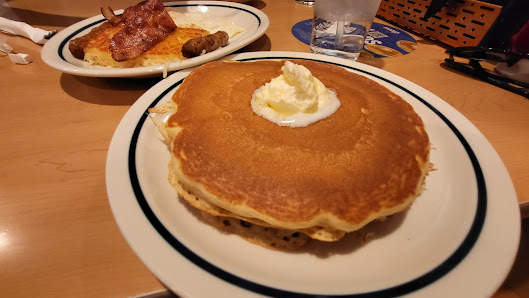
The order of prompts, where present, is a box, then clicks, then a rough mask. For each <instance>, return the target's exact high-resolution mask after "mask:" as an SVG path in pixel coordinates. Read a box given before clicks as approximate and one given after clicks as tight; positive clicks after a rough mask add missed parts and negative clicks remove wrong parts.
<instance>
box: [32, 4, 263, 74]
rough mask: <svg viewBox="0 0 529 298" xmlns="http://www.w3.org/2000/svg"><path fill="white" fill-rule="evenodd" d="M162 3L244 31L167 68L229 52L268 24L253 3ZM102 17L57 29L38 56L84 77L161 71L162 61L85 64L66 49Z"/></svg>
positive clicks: (205, 59)
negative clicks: (229, 22)
mask: <svg viewBox="0 0 529 298" xmlns="http://www.w3.org/2000/svg"><path fill="white" fill-rule="evenodd" d="M164 5H165V7H166V8H168V9H172V10H176V11H179V12H185V11H193V12H199V13H203V14H205V15H207V16H212V17H223V18H229V19H231V20H233V22H234V23H235V24H236V25H238V26H241V27H244V28H245V29H246V31H245V32H244V33H240V34H237V35H236V36H234V37H233V39H230V41H229V43H228V45H227V46H225V47H222V48H220V49H217V50H215V51H212V52H210V53H207V54H204V55H201V56H198V57H193V58H190V59H186V60H182V61H178V62H172V63H170V64H169V66H168V71H170V72H171V71H175V70H179V69H184V68H188V67H193V66H197V65H200V64H203V63H206V62H209V61H212V60H215V59H218V58H220V57H223V56H226V55H228V54H230V53H233V52H234V51H236V50H238V49H240V48H242V47H244V46H246V45H248V44H250V43H252V42H253V41H255V40H256V39H258V38H259V37H261V36H262V35H263V34H264V33H265V31H266V29H267V28H268V26H269V25H270V21H269V19H268V16H267V15H266V14H265V13H263V12H262V11H260V10H258V9H256V8H254V7H251V6H249V5H245V4H240V3H234V2H224V1H180V2H166V3H164ZM122 12H123V10H118V11H116V12H115V13H116V14H119V13H122ZM103 21H105V18H104V17H103V16H102V15H98V16H94V17H91V18H88V19H86V20H83V21H80V22H78V23H75V24H73V25H71V26H69V27H68V28H66V29H64V30H61V31H60V32H59V33H57V34H56V35H54V36H53V37H52V38H51V39H50V40H48V41H47V42H46V43H45V44H44V47H43V48H42V52H41V57H42V60H44V62H45V63H46V64H48V65H49V66H51V67H53V68H56V69H58V70H60V71H62V72H65V73H69V74H74V75H79V76H88V77H146V76H153V75H156V74H161V73H163V69H164V65H155V66H145V67H134V68H111V67H99V66H87V65H86V63H85V62H84V61H83V60H80V59H77V58H75V57H73V56H72V54H71V53H70V50H68V44H69V42H70V40H72V39H74V38H76V37H79V36H82V35H85V34H87V33H88V32H90V30H92V29H93V28H94V27H96V26H99V25H100V24H101V22H103Z"/></svg>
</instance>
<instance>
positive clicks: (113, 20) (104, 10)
mask: <svg viewBox="0 0 529 298" xmlns="http://www.w3.org/2000/svg"><path fill="white" fill-rule="evenodd" d="M101 14H102V15H103V16H104V17H105V19H107V20H108V22H109V23H110V24H112V25H114V26H117V25H118V24H119V23H121V18H120V17H118V16H116V15H115V14H114V11H113V10H112V8H110V7H108V6H107V7H101Z"/></svg>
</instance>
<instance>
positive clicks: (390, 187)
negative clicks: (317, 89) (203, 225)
mask: <svg viewBox="0 0 529 298" xmlns="http://www.w3.org/2000/svg"><path fill="white" fill-rule="evenodd" d="M292 62H294V63H297V64H301V65H304V66H305V67H307V68H308V69H309V70H310V71H311V72H312V74H313V75H314V77H316V78H318V79H319V80H321V81H322V82H323V84H324V85H325V86H326V87H328V88H331V89H333V90H334V91H335V92H336V93H337V96H338V98H339V99H340V101H341V107H340V108H339V109H338V111H337V112H336V113H334V114H333V115H331V116H330V117H328V118H325V119H323V120H321V121H319V122H316V123H314V124H311V125H309V126H307V127H299V128H291V127H284V126H279V125H277V124H275V123H272V122H270V121H268V120H266V119H264V118H262V117H260V116H258V115H257V114H255V113H254V112H253V110H252V108H251V106H250V100H251V98H252V93H253V92H254V91H255V90H256V89H257V88H259V87H260V86H262V85H264V84H265V83H267V82H269V81H270V80H271V79H272V78H275V77H277V76H279V75H280V74H281V66H283V64H284V61H256V62H211V63H208V64H205V65H203V66H201V67H199V68H197V69H195V70H194V71H192V72H191V73H190V74H189V76H187V78H186V79H185V80H184V82H183V83H182V84H181V86H180V87H179V88H178V90H177V91H176V92H175V94H174V96H173V98H172V101H171V102H170V103H169V106H165V107H162V108H158V109H155V110H154V112H164V111H165V112H169V113H171V114H172V115H171V116H170V118H169V119H168V121H167V122H166V123H165V124H164V125H162V127H161V131H162V133H163V134H164V136H165V138H166V140H167V142H168V144H169V146H170V150H171V156H172V158H171V161H170V165H169V180H170V182H171V184H172V185H173V186H174V187H175V189H176V190H177V192H178V193H179V194H180V195H181V196H182V197H183V198H184V199H185V200H186V201H187V202H189V204H191V205H192V206H193V207H195V208H198V209H200V210H202V211H203V212H204V213H205V214H206V215H207V216H206V218H208V219H209V222H211V223H213V224H214V225H216V226H217V227H219V228H222V229H223V230H226V231H231V232H234V233H237V234H239V235H242V236H243V237H244V238H246V239H248V240H250V241H252V242H255V243H259V244H261V245H264V246H268V247H275V248H296V247H299V246H301V245H303V244H304V243H306V242H307V240H308V239H310V238H312V239H318V240H322V241H336V240H339V239H340V238H342V237H343V236H344V235H345V234H346V233H348V232H352V231H355V230H358V229H360V228H362V227H363V226H365V225H366V224H367V223H369V222H371V221H373V220H376V219H379V218H384V217H386V216H388V215H391V214H395V213H398V212H400V211H403V210H405V209H406V208H407V207H408V206H410V204H411V203H412V202H413V200H414V199H415V197H417V195H418V194H419V193H420V192H421V191H422V189H423V186H424V185H423V184H424V178H425V175H426V174H427V172H428V170H429V169H430V165H429V151H430V143H429V139H428V135H427V133H426V131H425V128H424V125H423V122H422V120H421V118H420V117H419V116H418V115H417V114H416V113H415V111H414V110H413V108H412V107H411V106H410V105H409V104H408V103H407V102H405V101H404V100H403V99H402V98H400V97H399V96H398V95H396V94H394V93H392V92H391V91H389V90H388V89H386V88H385V87H383V86H381V85H380V84H378V83H376V82H374V81H372V80H369V79H367V78H365V77H363V76H360V75H357V74H354V73H351V72H349V71H347V70H345V69H343V68H341V67H338V66H334V65H330V64H325V63H320V62H315V61H307V60H292Z"/></svg>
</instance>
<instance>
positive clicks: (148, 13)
mask: <svg viewBox="0 0 529 298" xmlns="http://www.w3.org/2000/svg"><path fill="white" fill-rule="evenodd" d="M105 14H107V15H108V16H109V17H108V20H109V22H112V23H114V22H115V21H116V20H115V19H114V17H115V18H119V20H120V21H121V22H123V23H124V25H125V28H123V29H121V30H120V31H118V33H116V34H115V35H114V37H112V40H111V41H110V45H109V49H110V52H111V53H112V58H114V60H116V61H125V60H130V59H134V58H136V57H138V56H140V55H141V54H142V53H143V52H145V51H147V50H148V49H150V48H151V47H152V46H154V45H156V44H157V43H159V42H161V41H162V40H164V39H165V38H166V37H167V36H168V35H169V34H170V33H171V32H173V31H174V30H175V29H176V25H175V23H174V22H173V19H171V17H170V16H169V14H168V13H167V11H165V7H164V6H163V3H162V1H161V0H148V1H147V2H146V3H144V4H138V5H135V6H131V7H129V8H127V9H125V11H124V12H123V14H122V15H120V16H115V15H114V13H112V14H111V15H110V14H108V12H107V11H105V13H104V14H103V15H105ZM107 15H105V17H107ZM111 20H112V21H111Z"/></svg>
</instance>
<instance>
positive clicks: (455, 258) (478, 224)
mask: <svg viewBox="0 0 529 298" xmlns="http://www.w3.org/2000/svg"><path fill="white" fill-rule="evenodd" d="M265 59H270V60H276V59H300V58H295V57H262V58H248V59H241V60H240V61H254V60H265ZM302 59H304V60H313V61H319V60H316V59H305V58H302ZM320 62H321V61H320ZM324 62H325V61H324ZM325 63H329V64H334V65H337V66H340V67H344V68H347V69H350V70H354V71H357V72H361V73H364V74H367V75H369V76H371V77H374V78H377V79H380V80H383V81H385V82H387V83H389V84H391V85H393V86H395V87H397V88H399V89H401V90H402V91H404V92H406V93H408V94H409V95H411V96H413V97H414V98H415V99H417V100H418V101H420V102H421V103H423V104H424V105H425V106H427V107H428V108H429V109H430V110H432V111H433V112H434V113H435V114H436V115H437V116H438V117H439V118H440V119H441V120H443V122H444V123H446V125H448V127H449V128H450V129H451V130H452V132H453V133H454V134H455V135H456V137H457V138H458V139H459V141H460V142H461V144H462V145H463V147H464V148H465V151H466V152H467V154H468V157H469V159H470V161H471V163H472V167H473V168H474V173H475V176H476V183H477V188H478V197H477V206H476V213H475V215H474V219H473V222H472V225H471V227H470V230H469V232H468V234H467V235H466V236H465V239H464V240H463V242H462V243H461V244H460V245H459V247H458V248H457V249H456V250H455V251H454V252H453V253H452V254H451V255H450V256H449V257H448V258H447V259H446V260H445V261H443V262H442V263H441V264H439V265H438V266H437V267H435V268H433V269H432V270H431V271H429V272H427V273H425V274H423V275H422V276H420V277H418V278H415V279H413V280H410V281H408V282H405V283H402V284H399V285H396V286H393V287H390V288H386V289H381V290H377V291H372V292H365V293H354V294H346V295H321V294H311V293H300V292H291V291H286V290H282V289H277V288H273V287H268V286H265V285H261V284H258V283H256V282H252V281H249V280H247V279H244V278H242V277H240V276H236V275H234V274H232V273H229V272H227V271H225V270H223V269H221V268H219V267H217V266H215V265H214V264H211V263H209V262H208V261H206V260H204V259H203V258H201V257H200V256H198V255H197V254H195V253H194V252H193V251H191V250H190V249H189V248H187V247H186V246H185V245H184V244H182V243H181V242H180V241H178V239H176V238H175V237H174V236H173V235H172V234H171V233H170V232H169V231H168V230H167V229H166V228H165V227H164V226H163V224H162V223H161V222H160V220H159V219H158V218H157V217H156V214H154V212H153V211H152V209H151V208H150V206H149V204H148V203H147V200H146V199H145V196H144V195H143V192H142V190H141V187H140V184H139V181H138V176H137V172H136V146H137V142H138V136H139V134H140V131H141V129H142V127H143V125H144V123H145V120H146V119H147V111H146V112H145V113H144V114H143V116H142V117H141V118H140V119H139V121H138V124H137V125H136V128H135V130H134V133H133V135H132V140H131V144H130V148H129V156H128V163H129V175H130V180H131V184H132V188H133V190H134V193H135V195H136V200H137V201H138V204H139V205H140V207H141V209H142V210H143V212H144V214H145V216H146V217H147V219H148V220H149V221H150V222H151V224H152V225H153V227H154V228H155V229H156V231H157V232H158V233H159V234H160V236H162V237H163V238H164V239H165V241H167V243H168V244H170V245H171V246H172V247H173V248H174V249H176V250H177V251H178V252H179V253H180V254H181V255H183V256H184V257H185V258H187V259H188V260H189V261H191V262H193V263H194V264H195V265H197V266H199V267H200V268H202V269H203V270H205V271H207V272H209V273H210V274H212V275H214V276H216V277H218V278H220V279H222V280H224V281H226V282H228V283H231V284H233V285H237V286H239V287H241V288H244V289H246V290H248V291H252V292H256V293H259V294H263V295H268V296H274V297H324V296H328V297H351V298H360V297H395V296H402V295H405V294H410V293H412V292H414V291H417V290H420V289H422V288H423V287H426V286H428V285H430V284H432V283H434V282H435V281H437V280H439V279H440V278H442V277H443V276H445V275H446V274H448V273H449V272H450V271H451V270H452V269H454V268H455V267H457V265H458V264H459V263H460V262H461V261H462V260H463V259H464V258H465V257H466V256H467V255H468V253H469V252H470V251H471V250H472V248H473V247H474V244H475V243H476V241H477V239H478V238H479V235H480V234H481V231H482V229H483V224H484V222H485V216H486V213H487V190H486V185H485V177H484V176H483V172H482V170H481V166H480V164H479V161H478V159H477V157H476V155H475V154H474V151H473V150H472V148H471V147H470V145H469V144H468V142H467V141H466V139H465V138H464V136H463V135H462V134H461V132H460V131H459V130H458V129H457V128H456V127H455V125H454V124H453V123H452V122H450V120H449V119H448V118H446V116H445V115H443V114H442V113H441V112H440V111H439V110H437V109H436V108H435V107H433V106H432V105H431V104H430V103H428V102H427V101H426V100H424V99H423V98H421V97H420V96H418V95H417V94H415V93H413V92H412V91H410V90H408V89H407V88H405V87H403V86H401V85H399V84H397V83H395V82H392V81H390V80H388V79H386V78H384V77H381V76H378V75H376V74H373V73H370V72H369V71H365V70H361V69H357V68H355V67H351V66H346V65H342V64H339V63H331V62H325ZM182 82H183V79H182V80H180V81H178V82H177V83H175V84H173V85H172V86H170V87H169V88H167V89H166V90H165V91H164V92H163V93H162V94H160V95H159V96H158V97H157V98H156V99H155V100H154V101H153V102H152V103H151V105H150V107H154V106H155V105H156V104H157V103H158V102H159V101H160V100H161V99H162V98H163V97H164V96H165V95H167V94H168V93H169V92H170V91H172V90H173V89H175V88H177V87H178V86H179V85H180V84H181V83H182Z"/></svg>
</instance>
